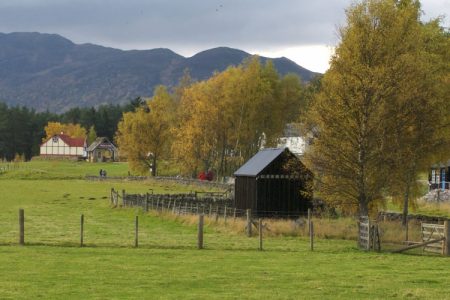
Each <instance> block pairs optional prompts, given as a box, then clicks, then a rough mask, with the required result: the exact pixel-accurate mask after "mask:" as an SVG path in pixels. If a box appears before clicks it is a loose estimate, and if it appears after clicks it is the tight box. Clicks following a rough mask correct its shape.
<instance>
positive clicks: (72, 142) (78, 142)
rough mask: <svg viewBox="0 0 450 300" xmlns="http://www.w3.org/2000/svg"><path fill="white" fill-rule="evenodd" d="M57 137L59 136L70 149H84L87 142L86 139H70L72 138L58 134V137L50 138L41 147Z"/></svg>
mask: <svg viewBox="0 0 450 300" xmlns="http://www.w3.org/2000/svg"><path fill="white" fill-rule="evenodd" d="M55 136H57V137H59V138H60V139H61V140H63V142H64V143H66V144H67V146H69V147H84V145H85V140H86V139H85V138H73V137H70V136H68V135H65V134H56V135H54V136H52V137H49V138H48V139H46V140H45V142H43V143H42V144H41V145H43V144H45V143H47V142H48V141H49V140H50V139H52V138H53V137H55Z"/></svg>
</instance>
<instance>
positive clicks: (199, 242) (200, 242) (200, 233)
mask: <svg viewBox="0 0 450 300" xmlns="http://www.w3.org/2000/svg"><path fill="white" fill-rule="evenodd" d="M203 219H204V216H203V214H200V215H199V216H198V234H197V247H198V249H203Z"/></svg>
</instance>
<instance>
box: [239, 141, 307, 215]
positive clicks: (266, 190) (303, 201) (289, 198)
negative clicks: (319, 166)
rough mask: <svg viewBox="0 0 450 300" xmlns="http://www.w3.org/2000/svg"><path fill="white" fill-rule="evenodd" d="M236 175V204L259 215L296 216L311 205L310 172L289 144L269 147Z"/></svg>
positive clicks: (304, 211)
mask: <svg viewBox="0 0 450 300" xmlns="http://www.w3.org/2000/svg"><path fill="white" fill-rule="evenodd" d="M234 176H235V187H234V189H235V190H234V196H235V199H234V201H235V206H236V208H237V209H251V210H252V214H253V215H256V216H259V217H277V216H279V217H295V216H299V215H303V214H305V213H306V212H307V210H308V208H311V207H312V195H313V193H312V179H313V175H312V172H311V171H310V170H308V169H307V168H306V167H305V165H304V164H303V163H302V162H301V161H300V159H299V158H298V157H297V156H295V155H294V154H293V153H292V152H291V151H289V149H288V148H268V149H263V150H261V151H259V152H258V153H257V154H256V155H255V156H253V157H252V158H251V159H250V160H248V161H247V162H246V163H245V164H244V165H243V166H242V167H241V168H239V170H237V171H236V172H235V173H234Z"/></svg>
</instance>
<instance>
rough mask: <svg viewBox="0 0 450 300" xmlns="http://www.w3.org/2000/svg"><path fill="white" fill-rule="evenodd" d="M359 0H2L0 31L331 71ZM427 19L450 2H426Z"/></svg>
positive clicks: (449, 10)
mask: <svg viewBox="0 0 450 300" xmlns="http://www.w3.org/2000/svg"><path fill="white" fill-rule="evenodd" d="M351 3H353V1H352V0H313V1H309V0H278V1H274V0H0V32H3V33H9V32H19V31H27V32H30V31H32V32H43V33H57V34H60V35H62V36H64V37H66V38H68V39H70V40H72V41H73V42H75V43H93V44H98V45H102V46H108V47H114V48H119V49H124V50H129V49H152V48H169V49H171V50H173V51H175V52H177V53H179V54H181V55H183V56H186V57H189V56H192V55H194V54H196V53H198V52H200V51H203V50H206V49H210V48H214V47H219V46H226V47H232V48H238V49H241V50H244V51H247V52H249V53H252V54H259V55H262V56H268V57H281V56H284V57H287V58H289V59H291V60H293V61H295V62H296V63H298V64H299V65H301V66H303V67H305V68H307V69H310V70H312V71H315V72H325V71H326V69H327V68H328V62H329V58H330V55H331V54H332V53H333V49H334V46H336V45H337V43H338V42H339V39H338V36H337V28H338V27H339V26H342V25H345V9H346V8H347V7H349V5H350V4H351ZM421 3H422V11H423V13H424V15H423V17H422V18H423V19H424V20H428V19H430V18H435V17H438V16H446V18H445V20H444V22H443V25H444V26H445V27H450V0H422V1H421Z"/></svg>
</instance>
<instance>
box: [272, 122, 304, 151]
mask: <svg viewBox="0 0 450 300" xmlns="http://www.w3.org/2000/svg"><path fill="white" fill-rule="evenodd" d="M311 138H312V136H309V135H307V136H304V135H303V134H302V133H301V130H300V125H299V124H296V123H290V124H287V125H286V128H285V129H284V134H283V136H282V137H281V138H279V139H278V145H277V147H278V148H282V147H287V148H289V150H290V151H291V152H292V153H294V154H295V155H303V154H305V151H306V148H307V147H308V145H309V144H310V143H309V140H310V139H311Z"/></svg>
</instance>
